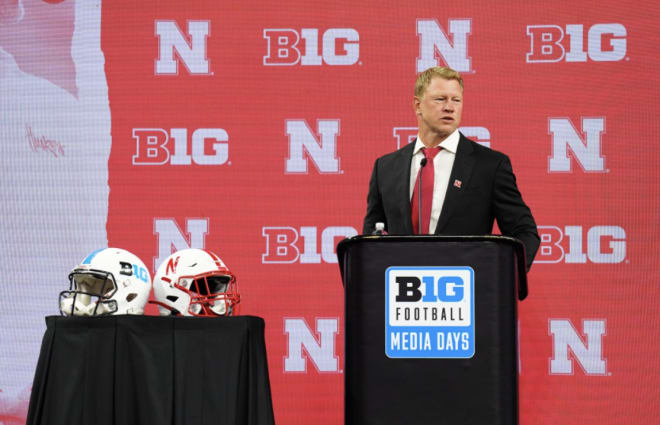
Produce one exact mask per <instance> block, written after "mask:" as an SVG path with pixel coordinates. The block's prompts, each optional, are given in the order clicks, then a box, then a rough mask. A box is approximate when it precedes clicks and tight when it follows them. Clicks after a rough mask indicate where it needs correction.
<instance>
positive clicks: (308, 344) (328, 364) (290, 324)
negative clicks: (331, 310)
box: [284, 319, 339, 372]
mask: <svg viewBox="0 0 660 425" xmlns="http://www.w3.org/2000/svg"><path fill="white" fill-rule="evenodd" d="M338 321H339V319H317V320H316V333H317V334H318V335H319V337H320V338H319V339H320V341H319V340H317V338H316V336H315V335H314V334H313V333H312V331H311V329H309V326H307V322H306V321H305V319H284V332H285V333H287V334H288V335H289V341H288V344H287V346H288V347H289V354H288V355H287V357H285V358H284V371H285V372H305V371H307V362H306V360H305V358H303V354H302V351H303V346H304V347H305V351H306V352H307V354H308V357H309V358H310V360H311V361H312V363H313V364H314V366H315V367H316V370H318V371H319V372H337V369H338V364H339V358H338V357H337V355H336V353H335V338H336V335H337V322H338Z"/></svg>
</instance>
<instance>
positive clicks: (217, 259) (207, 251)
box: [204, 249, 223, 269]
mask: <svg viewBox="0 0 660 425" xmlns="http://www.w3.org/2000/svg"><path fill="white" fill-rule="evenodd" d="M204 252H206V253H207V254H208V255H209V256H210V257H211V259H212V260H213V261H214V262H215V265H216V266H217V267H218V269H222V268H223V267H222V263H221V262H220V261H221V260H220V258H218V256H217V255H215V253H213V252H212V251H209V250H208V249H205V250H204Z"/></svg>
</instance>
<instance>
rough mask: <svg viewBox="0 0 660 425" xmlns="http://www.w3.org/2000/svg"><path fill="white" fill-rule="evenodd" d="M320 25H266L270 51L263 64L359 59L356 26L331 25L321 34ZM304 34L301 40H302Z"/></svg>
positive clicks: (334, 62) (333, 62) (352, 61)
mask: <svg viewBox="0 0 660 425" xmlns="http://www.w3.org/2000/svg"><path fill="white" fill-rule="evenodd" d="M319 32H320V31H319V30H318V28H303V29H301V30H300V32H298V31H296V30H294V29H291V28H269V29H264V39H266V41H267V46H268V51H267V53H266V55H265V56H264V65H267V66H277V65H280V66H281V65H284V66H292V65H298V64H300V65H302V66H305V65H316V66H318V65H354V64H356V63H358V60H359V59H360V45H359V41H360V34H359V33H358V32H357V30H355V29H353V28H329V29H327V30H326V31H324V32H323V35H322V36H321V40H322V42H321V46H320V47H321V49H320V53H319ZM301 38H302V40H303V41H302V43H301Z"/></svg>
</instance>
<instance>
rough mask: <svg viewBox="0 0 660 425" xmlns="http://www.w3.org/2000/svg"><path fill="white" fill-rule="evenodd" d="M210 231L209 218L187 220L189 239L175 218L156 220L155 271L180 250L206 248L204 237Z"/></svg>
mask: <svg viewBox="0 0 660 425" xmlns="http://www.w3.org/2000/svg"><path fill="white" fill-rule="evenodd" d="M208 230H209V219H208V218H198V219H191V218H189V219H187V220H186V234H187V235H188V236H187V237H186V236H184V235H183V232H181V228H180V227H179V225H178V224H177V222H176V221H175V220H174V219H173V218H154V234H155V235H156V237H157V238H158V257H154V270H156V269H157V268H158V265H160V264H161V263H162V262H163V261H165V259H166V258H167V257H169V256H170V255H171V254H173V253H175V252H176V251H178V250H180V249H186V248H200V249H201V248H204V236H205V235H206V233H207V232H208Z"/></svg>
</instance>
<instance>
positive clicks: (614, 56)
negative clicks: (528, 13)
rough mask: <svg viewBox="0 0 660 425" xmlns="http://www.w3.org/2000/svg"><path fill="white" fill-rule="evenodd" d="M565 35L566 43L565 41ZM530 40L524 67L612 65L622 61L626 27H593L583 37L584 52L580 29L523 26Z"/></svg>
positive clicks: (624, 49) (603, 25) (582, 30)
mask: <svg viewBox="0 0 660 425" xmlns="http://www.w3.org/2000/svg"><path fill="white" fill-rule="evenodd" d="M566 34H568V38H569V39H570V40H569V41H568V42H567V41H566V40H565V35H566ZM527 36H528V37H529V38H530V46H529V52H528V53H527V56H526V61H527V62H528V63H538V62H560V61H562V60H564V61H566V62H586V61H587V57H588V58H589V59H591V60H592V61H595V62H616V61H620V60H622V59H624V58H625V57H626V51H627V46H626V36H627V31H626V27H624V26H623V25H621V24H596V25H593V26H591V27H590V28H589V30H588V33H587V45H586V47H587V51H586V52H585V50H584V48H585V45H584V25H566V31H565V32H564V29H563V28H562V27H560V26H559V25H527Z"/></svg>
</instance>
